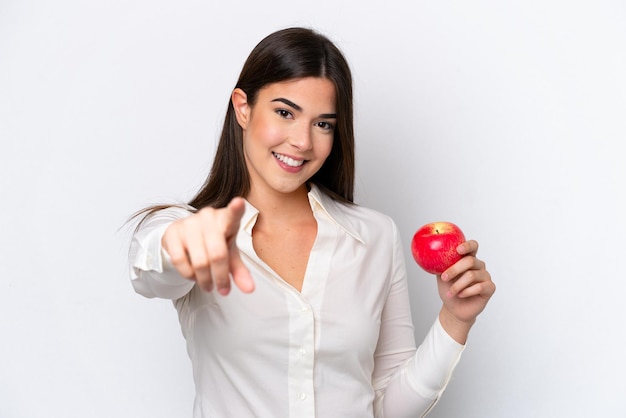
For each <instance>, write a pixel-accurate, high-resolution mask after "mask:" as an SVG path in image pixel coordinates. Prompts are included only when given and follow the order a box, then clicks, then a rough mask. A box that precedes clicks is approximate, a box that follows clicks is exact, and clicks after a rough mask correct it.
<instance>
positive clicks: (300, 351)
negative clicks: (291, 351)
mask: <svg viewBox="0 0 626 418" xmlns="http://www.w3.org/2000/svg"><path fill="white" fill-rule="evenodd" d="M298 352H299V353H300V355H301V356H302V357H304V356H306V350H305V349H304V348H301V349H300V350H299V351H298Z"/></svg>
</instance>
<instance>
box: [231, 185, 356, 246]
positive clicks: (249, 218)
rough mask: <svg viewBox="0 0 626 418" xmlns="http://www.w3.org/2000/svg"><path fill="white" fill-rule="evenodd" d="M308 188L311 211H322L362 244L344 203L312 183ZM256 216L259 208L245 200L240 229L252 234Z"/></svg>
mask: <svg viewBox="0 0 626 418" xmlns="http://www.w3.org/2000/svg"><path fill="white" fill-rule="evenodd" d="M310 188H311V189H310V191H309V202H310V204H311V209H312V210H313V213H316V212H317V211H322V212H324V213H325V214H326V216H327V217H328V219H329V220H330V221H331V222H332V223H334V224H335V225H336V226H337V227H338V228H340V229H342V230H343V231H345V232H346V233H347V234H348V235H350V236H351V237H352V238H354V239H355V240H357V241H359V242H361V243H363V244H364V243H365V241H363V238H361V235H360V234H359V232H358V229H357V228H356V227H355V225H354V223H353V222H352V219H350V217H349V216H348V214H347V211H346V205H345V204H344V203H340V202H337V201H335V200H333V199H332V198H331V197H330V196H328V195H327V194H326V193H324V192H322V191H321V190H320V189H319V188H318V187H317V186H316V185H315V184H313V183H311V184H310ZM258 216H259V210H258V209H257V208H255V207H254V206H252V204H251V203H250V202H248V201H247V200H246V209H245V212H244V214H243V217H242V218H241V226H240V229H242V230H244V231H245V232H246V233H248V235H252V228H254V224H255V223H256V220H257V217H258Z"/></svg>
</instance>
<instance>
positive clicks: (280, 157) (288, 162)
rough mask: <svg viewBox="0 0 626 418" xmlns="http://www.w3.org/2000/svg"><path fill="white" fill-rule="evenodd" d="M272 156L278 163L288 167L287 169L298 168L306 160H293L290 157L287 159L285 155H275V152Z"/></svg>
mask: <svg viewBox="0 0 626 418" xmlns="http://www.w3.org/2000/svg"><path fill="white" fill-rule="evenodd" d="M272 155H273V156H274V158H276V159H277V160H278V161H280V162H281V163H283V164H286V165H288V166H289V167H300V166H301V165H302V164H304V163H305V162H306V160H294V159H293V158H291V157H287V156H286V155H282V154H277V153H275V152H272Z"/></svg>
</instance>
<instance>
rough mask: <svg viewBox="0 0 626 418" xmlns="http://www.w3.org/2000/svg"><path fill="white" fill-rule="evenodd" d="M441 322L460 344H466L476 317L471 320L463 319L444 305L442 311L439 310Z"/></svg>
mask: <svg viewBox="0 0 626 418" xmlns="http://www.w3.org/2000/svg"><path fill="white" fill-rule="evenodd" d="M439 322H440V323H441V326H442V328H443V329H444V330H445V331H446V333H447V334H448V335H449V336H450V337H452V338H453V339H454V340H455V341H456V342H458V343H459V344H465V343H466V342H467V337H468V336H469V332H470V329H471V328H472V326H473V325H474V322H476V319H473V320H471V321H469V322H468V321H461V320H460V319H458V318H457V317H456V316H454V315H453V314H452V313H450V311H448V310H447V309H446V307H445V306H443V307H442V308H441V311H439Z"/></svg>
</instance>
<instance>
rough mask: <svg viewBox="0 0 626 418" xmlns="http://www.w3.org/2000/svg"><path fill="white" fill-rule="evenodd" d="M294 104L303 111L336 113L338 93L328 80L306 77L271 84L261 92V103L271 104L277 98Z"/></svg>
mask: <svg viewBox="0 0 626 418" xmlns="http://www.w3.org/2000/svg"><path fill="white" fill-rule="evenodd" d="M281 97H282V98H285V99H289V100H290V101H292V102H294V103H295V104H297V105H298V106H300V107H302V109H303V110H307V109H308V108H310V110H316V109H317V108H320V107H323V108H324V109H323V110H324V112H325V113H334V111H335V105H336V97H337V94H336V91H335V85H334V84H333V82H332V81H331V80H329V79H327V78H321V77H306V78H298V79H294V80H287V81H280V82H277V83H271V84H268V85H266V86H265V87H263V88H262V89H261V90H260V91H259V101H263V102H266V101H269V102H271V101H272V100H274V99H277V98H281Z"/></svg>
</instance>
